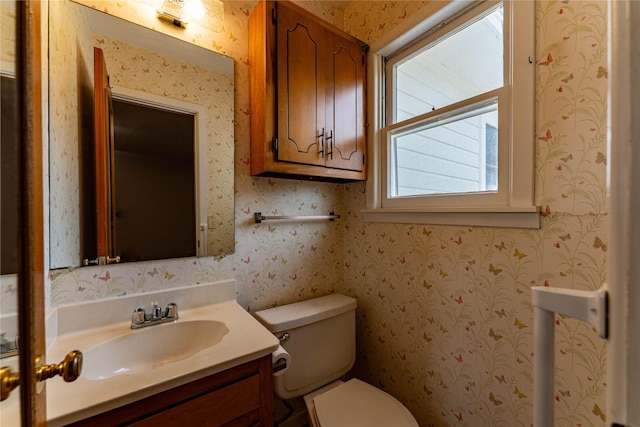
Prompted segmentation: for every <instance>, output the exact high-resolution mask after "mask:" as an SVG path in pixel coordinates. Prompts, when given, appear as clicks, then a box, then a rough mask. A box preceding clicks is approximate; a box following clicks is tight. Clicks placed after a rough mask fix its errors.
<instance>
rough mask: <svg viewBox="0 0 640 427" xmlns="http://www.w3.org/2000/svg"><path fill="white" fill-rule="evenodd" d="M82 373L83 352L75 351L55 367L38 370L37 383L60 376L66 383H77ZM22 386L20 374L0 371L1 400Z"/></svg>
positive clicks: (45, 366) (44, 366)
mask: <svg viewBox="0 0 640 427" xmlns="http://www.w3.org/2000/svg"><path fill="white" fill-rule="evenodd" d="M81 372H82V352H81V351H79V350H73V351H72V352H70V353H69V354H67V355H66V356H65V358H64V360H63V361H62V362H60V363H58V364H57V365H56V364H53V365H43V366H39V367H37V368H36V381H38V382H40V381H44V380H48V379H49V378H53V377H55V376H56V375H60V376H61V377H62V379H63V380H65V381H66V382H71V381H75V380H76V379H77V378H78V377H79V376H80V373H81ZM19 385H20V374H19V373H18V372H13V371H12V370H11V368H9V367H6V366H5V367H3V368H1V369H0V388H1V389H0V400H5V399H6V398H7V397H9V395H10V394H11V392H12V391H13V390H14V389H15V388H16V387H18V386H19Z"/></svg>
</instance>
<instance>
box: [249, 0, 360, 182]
mask: <svg viewBox="0 0 640 427" xmlns="http://www.w3.org/2000/svg"><path fill="white" fill-rule="evenodd" d="M363 46H365V45H364V44H362V43H361V42H359V41H358V40H357V39H355V38H353V37H351V36H349V35H348V34H346V33H344V32H342V31H340V30H339V29H337V28H334V27H333V26H331V25H330V24H328V23H326V22H324V21H322V20H320V19H319V18H317V17H316V16H314V15H313V14H311V13H309V12H307V11H305V10H304V9H302V8H300V7H299V6H296V5H295V4H293V3H291V2H289V1H277V2H275V1H260V2H259V3H258V5H257V6H256V8H255V10H254V11H253V14H252V15H251V18H250V20H249V52H250V53H249V55H250V84H251V95H250V96H251V174H252V175H264V176H280V177H295V178H310V179H318V180H326V181H355V180H364V179H366V157H365V149H366V147H365V146H366V138H365V134H366V133H365V130H366V123H365V120H366V114H365V105H366V103H365V94H366V86H365V84H366V52H365V50H366V47H363Z"/></svg>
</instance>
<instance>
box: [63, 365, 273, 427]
mask: <svg viewBox="0 0 640 427" xmlns="http://www.w3.org/2000/svg"><path fill="white" fill-rule="evenodd" d="M271 378H272V375H271V355H267V356H263V357H261V358H259V359H256V360H253V361H251V362H247V363H244V364H242V365H240V366H237V367H235V368H231V369H228V370H226V371H224V372H220V373H218V374H214V375H211V376H208V377H205V378H202V379H199V380H196V381H193V382H190V383H188V384H184V385H182V386H179V387H175V388H172V389H169V390H166V391H164V392H161V393H158V394H156V395H153V396H150V397H147V398H145V399H142V400H140V401H137V402H133V403H130V404H128V405H124V406H122V407H120V408H116V409H113V410H110V411H107V412H103V413H101V414H98V415H95V416H92V417H89V418H86V419H84V420H81V421H78V422H76V423H73V424H71V425H72V426H92V427H95V426H113V425H131V426H163V427H164V426H173V425H176V426H178V425H181V426H184V425H202V426H204V425H206V426H211V427H215V426H271V425H273V421H272V406H273V397H272V390H273V389H272V381H271Z"/></svg>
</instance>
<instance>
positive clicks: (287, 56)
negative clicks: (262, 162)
mask: <svg viewBox="0 0 640 427" xmlns="http://www.w3.org/2000/svg"><path fill="white" fill-rule="evenodd" d="M325 38H326V31H325V29H324V28H323V27H322V26H321V25H320V24H318V23H317V22H316V21H315V20H314V19H312V18H310V17H308V16H306V15H304V14H301V13H299V12H298V11H297V10H296V9H295V7H293V6H291V5H290V4H288V3H284V2H281V3H278V4H277V23H276V43H277V70H278V89H277V90H278V96H277V98H278V117H277V120H278V147H277V160H278V161H286V162H295V163H304V164H310V165H323V166H324V164H325V153H326V150H325V147H324V145H325V143H324V142H325V133H323V130H324V132H326V129H325V111H324V106H325V89H324V88H325V67H324V64H323V61H322V60H323V57H322V54H321V52H322V51H323V50H324V49H325V43H326V42H325Z"/></svg>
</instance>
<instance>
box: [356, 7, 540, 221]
mask: <svg viewBox="0 0 640 427" xmlns="http://www.w3.org/2000/svg"><path fill="white" fill-rule="evenodd" d="M435 3H442V2H435ZM439 7H440V9H439V10H436V11H435V12H434V13H433V15H431V16H428V17H426V18H425V19H424V20H423V22H421V23H420V24H418V25H417V27H421V29H420V31H417V30H416V27H415V26H414V27H413V28H409V29H407V32H406V33H404V34H402V35H401V36H399V38H398V39H396V40H392V41H390V42H387V45H386V46H380V47H377V46H375V44H374V45H373V46H372V50H373V53H372V55H371V57H370V61H372V62H374V67H371V68H372V69H373V76H372V77H373V78H371V81H372V82H373V85H374V86H375V85H377V87H373V88H372V92H373V94H374V96H373V97H372V98H373V99H374V100H375V101H374V105H373V106H370V108H371V109H372V111H373V112H374V116H376V113H377V116H376V117H377V118H376V117H374V119H373V120H371V119H370V122H371V121H373V122H374V124H377V126H374V129H373V135H370V137H372V138H371V139H372V140H373V141H375V143H376V145H377V147H374V150H372V152H374V153H376V154H377V156H378V158H377V159H376V160H377V162H378V166H379V167H378V168H375V165H374V167H373V168H372V169H373V170H374V171H375V172H374V174H373V175H374V177H373V180H375V182H373V183H370V185H369V188H368V190H369V192H373V193H374V194H373V195H372V196H370V197H369V199H368V205H369V206H368V207H369V208H371V209H365V210H364V216H365V220H373V221H377V220H381V221H393V222H423V223H436V224H438V223H442V224H464V225H492V226H515V227H537V226H539V217H538V214H537V208H536V207H535V206H534V202H533V197H534V192H533V181H534V147H535V135H534V123H533V122H534V114H533V106H534V89H533V87H534V71H535V70H534V69H535V66H534V62H535V61H534V56H533V55H534V51H533V50H534V44H533V39H534V31H535V30H534V22H533V20H534V11H535V10H534V6H533V1H526V0H522V1H507V0H505V1H501V2H491V1H484V2H460V1H453V2H450V3H449V4H446V5H445V6H442V4H441V5H440V6H439ZM408 34H409V35H408ZM415 34H417V35H415ZM398 40H400V41H398ZM376 62H377V63H378V66H377V67H376V66H375V63H376ZM370 88H371V87H370ZM376 95H378V96H376ZM376 148H377V150H376Z"/></svg>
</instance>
